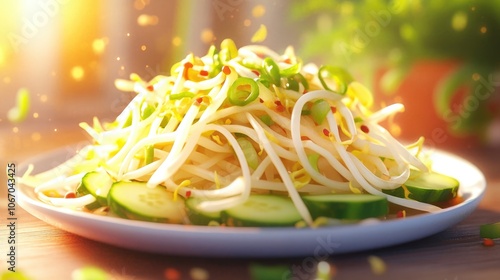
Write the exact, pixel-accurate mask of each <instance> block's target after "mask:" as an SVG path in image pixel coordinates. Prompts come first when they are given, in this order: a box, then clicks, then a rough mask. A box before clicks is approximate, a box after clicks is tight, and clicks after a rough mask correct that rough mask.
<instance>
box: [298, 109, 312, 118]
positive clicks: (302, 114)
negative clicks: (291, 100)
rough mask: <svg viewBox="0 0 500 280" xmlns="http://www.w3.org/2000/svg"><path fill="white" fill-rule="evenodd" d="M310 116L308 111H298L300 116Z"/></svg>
mask: <svg viewBox="0 0 500 280" xmlns="http://www.w3.org/2000/svg"><path fill="white" fill-rule="evenodd" d="M310 114H311V110H309V109H302V111H300V115H301V116H309V115H310Z"/></svg>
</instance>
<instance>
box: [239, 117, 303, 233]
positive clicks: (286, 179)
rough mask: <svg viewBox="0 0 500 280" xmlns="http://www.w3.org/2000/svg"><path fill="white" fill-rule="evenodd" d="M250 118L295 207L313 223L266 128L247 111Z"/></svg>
mask: <svg viewBox="0 0 500 280" xmlns="http://www.w3.org/2000/svg"><path fill="white" fill-rule="evenodd" d="M246 115H247V118H248V120H249V121H250V124H251V125H252V127H253V128H254V129H255V131H256V132H257V136H258V137H259V140H260V141H261V142H262V146H263V147H264V150H265V151H266V152H267V154H268V155H269V158H270V159H271V161H272V163H273V164H274V166H275V167H276V169H277V170H278V173H279V175H280V176H281V179H282V181H283V183H284V184H285V186H286V188H287V191H288V194H289V195H290V198H291V199H292V201H293V203H294V204H295V207H297V210H298V211H299V213H300V215H301V216H302V218H303V219H304V221H306V223H308V224H309V225H311V224H312V222H313V221H312V217H311V214H310V213H309V210H308V209H307V207H306V206H305V204H304V202H303V201H302V198H301V197H300V195H299V193H298V192H297V189H295V186H294V184H293V182H292V179H291V178H290V176H289V174H288V171H287V170H286V168H285V166H284V165H283V162H282V161H281V160H280V158H279V156H278V155H277V154H276V153H275V151H274V149H273V147H272V145H271V142H270V141H269V139H267V137H266V135H265V133H264V129H262V127H261V126H260V125H259V123H258V122H257V121H256V120H255V119H254V117H253V116H252V115H250V114H249V113H246Z"/></svg>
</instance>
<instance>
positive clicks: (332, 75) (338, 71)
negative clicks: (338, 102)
mask: <svg viewBox="0 0 500 280" xmlns="http://www.w3.org/2000/svg"><path fill="white" fill-rule="evenodd" d="M318 78H319V81H320V82H321V84H322V85H323V87H324V88H325V89H326V90H330V91H334V92H337V93H339V94H342V95H343V94H345V93H346V91H347V86H348V85H349V83H351V82H352V81H353V78H352V76H351V74H349V73H348V72H347V71H346V70H344V69H343V68H341V67H335V66H329V65H325V66H321V67H320V68H319V71H318ZM332 83H333V85H332ZM333 86H335V88H336V90H333V89H332V87H333Z"/></svg>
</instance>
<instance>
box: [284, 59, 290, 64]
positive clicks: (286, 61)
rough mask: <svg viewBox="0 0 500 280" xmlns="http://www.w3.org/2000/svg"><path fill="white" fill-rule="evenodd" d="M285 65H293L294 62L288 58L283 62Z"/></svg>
mask: <svg viewBox="0 0 500 280" xmlns="http://www.w3.org/2000/svg"><path fill="white" fill-rule="evenodd" d="M283 62H284V63H288V64H292V60H291V59H290V58H287V59H285V60H283Z"/></svg>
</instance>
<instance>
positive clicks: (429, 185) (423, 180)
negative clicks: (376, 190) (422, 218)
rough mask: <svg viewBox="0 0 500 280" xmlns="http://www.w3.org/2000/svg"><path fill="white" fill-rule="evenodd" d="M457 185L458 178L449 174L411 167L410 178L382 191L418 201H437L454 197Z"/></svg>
mask: <svg viewBox="0 0 500 280" xmlns="http://www.w3.org/2000/svg"><path fill="white" fill-rule="evenodd" d="M459 185H460V183H459V182H458V180H456V179H455V178H452V177H450V176H447V175H444V174H440V173H436V172H421V171H419V170H413V169H412V170H411V172H410V178H409V179H408V180H407V181H406V183H404V184H403V185H402V186H401V187H399V188H396V189H393V190H383V192H384V193H386V194H389V195H393V196H397V197H401V198H408V199H413V200H417V201H420V202H425V203H438V202H444V201H448V200H450V199H452V198H455V197H456V196H457V193H458V188H459Z"/></svg>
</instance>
